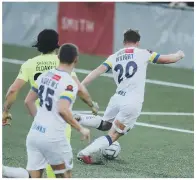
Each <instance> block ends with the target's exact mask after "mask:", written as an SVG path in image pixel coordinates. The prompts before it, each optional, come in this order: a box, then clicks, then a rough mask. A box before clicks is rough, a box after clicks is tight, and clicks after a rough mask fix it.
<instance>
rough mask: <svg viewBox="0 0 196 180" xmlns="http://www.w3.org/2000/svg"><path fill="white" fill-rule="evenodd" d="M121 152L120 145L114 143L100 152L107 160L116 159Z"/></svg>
mask: <svg viewBox="0 0 196 180" xmlns="http://www.w3.org/2000/svg"><path fill="white" fill-rule="evenodd" d="M120 151H121V147H120V144H119V143H118V142H117V141H115V142H114V143H112V144H111V145H110V146H109V147H107V148H106V149H103V150H102V155H103V157H105V158H106V159H108V160H113V159H116V158H117V156H118V155H119V153H120Z"/></svg>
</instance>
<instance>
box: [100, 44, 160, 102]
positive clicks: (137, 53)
mask: <svg viewBox="0 0 196 180" xmlns="http://www.w3.org/2000/svg"><path fill="white" fill-rule="evenodd" d="M159 56H160V55H159V54H157V53H156V52H152V51H149V50H146V49H139V48H136V47H128V48H123V49H120V50H119V51H117V52H116V53H114V54H113V55H111V56H109V58H108V59H107V60H106V61H105V62H104V63H103V65H105V66H107V67H108V71H109V70H110V69H112V74H113V78H114V80H115V82H116V85H117V90H116V93H119V94H120V93H121V95H125V93H128V94H132V95H133V96H136V97H138V101H143V99H144V89H145V80H146V69H147V64H148V62H153V63H156V61H157V59H158V58H159Z"/></svg>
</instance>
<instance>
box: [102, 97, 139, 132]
mask: <svg viewBox="0 0 196 180" xmlns="http://www.w3.org/2000/svg"><path fill="white" fill-rule="evenodd" d="M141 110H142V102H141V101H140V102H138V101H137V99H134V98H131V96H122V95H119V94H115V95H113V96H112V97H111V99H110V101H109V104H108V106H107V108H106V110H105V113H104V116H103V118H102V119H103V121H108V122H111V123H113V127H114V128H115V129H116V131H117V132H119V133H122V134H125V133H127V131H128V130H129V129H132V128H133V126H134V124H135V122H136V120H137V118H138V117H139V115H140V114H141ZM115 120H118V121H120V122H121V123H122V124H123V125H124V126H125V129H124V130H121V129H119V128H118V127H116V125H115V123H114V121H115Z"/></svg>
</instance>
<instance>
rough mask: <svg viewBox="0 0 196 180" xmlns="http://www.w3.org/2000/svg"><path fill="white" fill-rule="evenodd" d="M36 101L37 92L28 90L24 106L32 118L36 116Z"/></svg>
mask: <svg viewBox="0 0 196 180" xmlns="http://www.w3.org/2000/svg"><path fill="white" fill-rule="evenodd" d="M37 99H38V94H37V92H35V91H33V90H30V91H29V93H28V95H27V97H26V99H25V106H26V107H27V109H28V111H29V114H30V115H31V116H33V117H35V115H36V114H37V107H36V105H35V101H36V100H37Z"/></svg>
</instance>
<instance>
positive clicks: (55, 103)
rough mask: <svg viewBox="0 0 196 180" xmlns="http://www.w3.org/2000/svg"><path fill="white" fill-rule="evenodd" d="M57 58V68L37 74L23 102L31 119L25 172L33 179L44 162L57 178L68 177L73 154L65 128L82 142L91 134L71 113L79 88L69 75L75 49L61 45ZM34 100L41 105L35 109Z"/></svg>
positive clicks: (76, 55)
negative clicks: (72, 129)
mask: <svg viewBox="0 0 196 180" xmlns="http://www.w3.org/2000/svg"><path fill="white" fill-rule="evenodd" d="M58 57H59V59H60V64H59V66H58V67H57V68H55V69H52V70H50V71H47V72H45V73H43V74H42V75H40V76H39V77H38V79H37V81H36V82H35V83H34V84H33V86H32V90H30V92H29V94H28V95H27V98H26V100H25V104H26V106H27V108H28V110H29V112H30V114H31V115H32V116H33V117H34V121H33V123H32V126H31V129H30V131H29V133H28V136H27V140H26V146H27V154H28V163H27V170H28V171H29V172H30V175H31V177H32V178H36V177H41V175H42V172H43V169H45V168H46V165H47V163H49V164H50V165H51V167H52V169H53V170H54V173H55V175H56V177H64V178H66V177H67V178H68V177H71V169H72V167H73V155H72V149H71V146H70V143H69V141H68V140H67V139H66V137H65V129H66V126H67V125H68V124H70V125H71V126H72V127H73V128H75V129H76V130H78V131H79V132H81V134H82V135H83V136H84V138H85V139H86V138H87V139H89V135H90V131H89V130H88V129H86V128H83V127H82V126H81V125H79V123H78V122H77V121H76V120H75V119H74V118H73V116H72V112H71V111H72V105H73V103H74V102H75V99H76V96H77V92H78V86H77V84H76V82H75V81H74V80H73V79H72V77H71V75H70V74H71V72H72V70H73V68H74V67H75V64H76V63H77V61H78V48H77V47H76V46H75V45H73V44H64V45H62V46H61V48H60V50H59V55H58ZM37 98H39V104H40V106H39V107H38V108H37V109H36V106H35V101H36V99H37Z"/></svg>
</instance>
